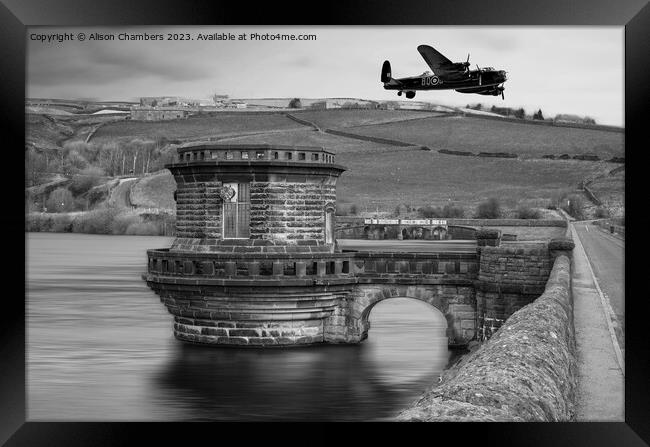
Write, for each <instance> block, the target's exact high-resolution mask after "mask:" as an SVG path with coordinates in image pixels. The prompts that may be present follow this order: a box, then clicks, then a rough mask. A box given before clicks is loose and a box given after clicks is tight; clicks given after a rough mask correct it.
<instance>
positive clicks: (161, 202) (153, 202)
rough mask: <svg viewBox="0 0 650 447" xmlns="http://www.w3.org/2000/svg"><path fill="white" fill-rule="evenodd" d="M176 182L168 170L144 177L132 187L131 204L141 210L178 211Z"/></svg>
mask: <svg viewBox="0 0 650 447" xmlns="http://www.w3.org/2000/svg"><path fill="white" fill-rule="evenodd" d="M175 190H176V182H175V181H174V177H173V176H172V174H171V172H169V171H168V170H167V169H165V170H163V171H160V172H157V173H155V174H153V175H150V176H147V177H143V178H142V179H140V180H139V181H138V182H137V183H135V184H134V185H133V186H132V187H131V195H130V201H131V204H132V205H134V206H136V207H139V208H164V209H169V210H175V209H176V202H174V191H175Z"/></svg>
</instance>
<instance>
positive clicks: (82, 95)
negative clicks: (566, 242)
mask: <svg viewBox="0 0 650 447" xmlns="http://www.w3.org/2000/svg"><path fill="white" fill-rule="evenodd" d="M55 33H59V34H60V33H72V35H74V36H75V40H74V41H64V42H58V41H56V40H52V41H50V42H47V41H39V40H35V39H36V37H35V35H45V36H47V35H53V34H55ZM78 33H84V34H85V35H86V40H84V41H83V42H82V41H79V40H77V38H76V36H77V35H78ZM92 33H101V34H111V35H114V36H115V40H114V41H91V40H90V39H89V36H90V35H91V34H92ZM120 33H127V34H143V33H148V34H149V35H152V34H162V35H163V36H164V37H165V38H166V37H167V35H168V33H172V34H173V33H176V34H184V33H188V34H189V35H190V37H193V38H194V40H183V41H180V40H179V41H174V40H162V41H160V40H155V41H153V40H149V41H134V40H118V35H119V34H120ZM199 33H201V34H214V33H220V34H221V33H232V34H234V35H235V36H236V37H238V36H239V35H240V34H244V33H245V34H246V35H247V40H235V41H230V40H227V41H224V40H220V41H214V40H213V41H199V40H196V39H197V37H198V34H199ZM251 33H258V34H266V33H270V34H276V33H280V34H295V35H299V34H312V35H316V40H309V41H305V40H301V41H277V40H276V41H270V40H266V41H259V40H258V41H253V40H250V35H251ZM27 44H28V46H27V48H28V50H27V83H26V84H27V92H26V95H27V97H30V98H60V99H96V100H122V101H132V100H135V101H137V100H138V98H139V97H141V96H184V97H191V98H209V97H210V96H211V95H212V94H214V93H218V94H227V95H229V96H230V97H232V98H275V97H302V98H323V97H352V98H363V99H374V100H393V99H400V100H404V97H403V96H402V97H397V95H396V92H395V91H388V90H384V89H383V87H382V84H381V82H380V81H379V76H380V72H381V64H382V62H383V61H384V60H386V59H387V60H390V62H391V65H392V71H393V77H397V78H399V77H404V76H413V75H419V74H421V73H423V72H424V71H427V70H429V67H428V66H427V65H426V63H425V62H424V60H423V59H422V58H421V56H420V54H419V53H418V52H417V49H416V48H417V46H418V45H420V44H428V45H431V46H433V47H434V48H436V49H437V50H438V51H440V52H441V53H443V54H444V55H445V56H447V58H449V59H450V60H452V61H453V62H463V61H465V60H466V59H467V54H468V53H470V62H471V63H472V67H473V68H475V67H476V64H478V65H479V66H481V67H487V66H489V67H494V68H495V69H503V70H506V71H507V72H508V80H507V81H506V83H505V84H504V85H505V88H506V90H505V100H502V99H501V97H500V96H499V97H494V96H483V95H469V94H461V93H458V92H455V91H453V90H449V91H418V92H417V93H416V97H415V100H421V101H430V102H433V103H437V104H443V105H452V106H464V105H466V104H475V103H479V102H480V103H481V104H483V105H487V106H488V107H491V106H492V105H496V106H497V107H502V106H505V107H516V108H519V107H523V108H524V109H525V110H526V112H527V113H529V114H532V113H533V112H534V111H536V110H538V109H541V110H542V112H543V114H544V116H545V117H552V116H555V115H556V114H558V113H570V114H577V115H581V116H590V117H592V118H594V119H595V120H596V122H597V123H599V124H610V125H615V126H622V125H624V28H623V27H618V26H617V27H611V26H610V27H593V26H589V27H585V26H582V27H562V26H544V27H526V26H508V27H495V26H481V27H458V26H427V27H423V26H358V27H343V26H321V27H312V26H309V27H306V26H304V27H298V26H259V27H243V26H242V27H239V26H237V27H234V26H227V27H226V26H218V27H217V26H214V27H204V26H191V27H188V26H183V27H180V26H179V27H157V26H156V27H154V26H139V27H92V28H89V27H30V28H28V33H27Z"/></svg>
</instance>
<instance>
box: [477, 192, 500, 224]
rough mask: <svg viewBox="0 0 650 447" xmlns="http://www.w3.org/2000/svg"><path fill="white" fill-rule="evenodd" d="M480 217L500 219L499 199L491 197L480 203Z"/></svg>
mask: <svg viewBox="0 0 650 447" xmlns="http://www.w3.org/2000/svg"><path fill="white" fill-rule="evenodd" d="M476 217H477V218H478V219H498V218H499V217H501V204H500V203H499V199H496V198H494V197H493V198H490V199H488V200H486V201H485V202H482V203H480V204H479V206H478V208H477V210H476Z"/></svg>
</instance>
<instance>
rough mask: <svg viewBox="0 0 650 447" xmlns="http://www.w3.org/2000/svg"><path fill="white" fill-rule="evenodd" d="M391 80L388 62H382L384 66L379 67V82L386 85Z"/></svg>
mask: <svg viewBox="0 0 650 447" xmlns="http://www.w3.org/2000/svg"><path fill="white" fill-rule="evenodd" d="M391 79H392V73H391V69H390V62H388V61H384V65H382V67H381V82H383V83H386V82H390V80H391Z"/></svg>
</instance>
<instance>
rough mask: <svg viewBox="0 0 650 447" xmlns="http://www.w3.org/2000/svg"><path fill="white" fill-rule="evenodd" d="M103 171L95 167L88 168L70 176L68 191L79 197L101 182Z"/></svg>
mask: <svg viewBox="0 0 650 447" xmlns="http://www.w3.org/2000/svg"><path fill="white" fill-rule="evenodd" d="M103 175H104V171H103V170H102V169H101V168H98V167H96V166H89V167H87V168H86V169H83V170H81V171H80V172H79V173H77V174H75V175H73V176H72V183H70V191H71V192H72V193H74V194H75V195H81V194H83V193H85V192H86V191H88V190H90V188H92V187H93V186H96V185H98V184H99V183H100V182H101V178H102V176H103Z"/></svg>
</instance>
